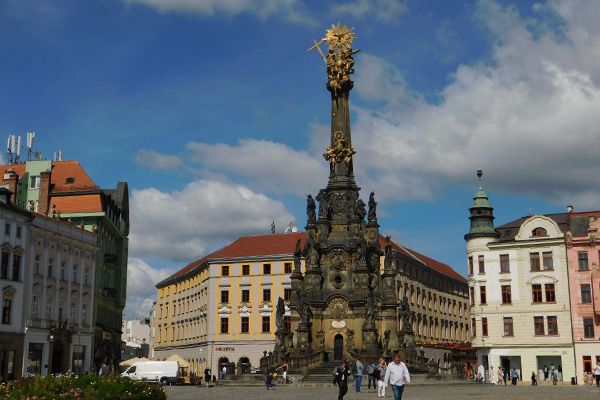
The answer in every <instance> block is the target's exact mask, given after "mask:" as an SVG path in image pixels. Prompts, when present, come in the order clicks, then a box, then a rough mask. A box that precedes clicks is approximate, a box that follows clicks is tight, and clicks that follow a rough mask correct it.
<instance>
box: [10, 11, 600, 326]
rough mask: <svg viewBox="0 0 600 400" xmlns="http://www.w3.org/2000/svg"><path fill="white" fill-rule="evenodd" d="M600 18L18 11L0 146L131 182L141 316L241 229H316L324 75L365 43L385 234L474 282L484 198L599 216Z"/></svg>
mask: <svg viewBox="0 0 600 400" xmlns="http://www.w3.org/2000/svg"><path fill="white" fill-rule="evenodd" d="M598 15H600V2H597V1H593V0H587V1H586V0H581V1H564V2H563V1H535V2H534V1H524V0H523V1H512V2H511V1H500V0H479V1H475V0H473V1H434V0H372V1H368V0H351V1H347V2H342V1H308V0H304V1H303V0H256V1H247V0H97V1H92V0H90V1H85V2H82V1H78V0H40V1H36V0H30V1H20V0H0V38H1V39H0V55H1V57H0V136H6V135H8V134H9V133H15V134H21V135H25V132H27V131H35V132H36V143H35V148H36V149H37V150H39V151H41V152H42V154H43V156H44V157H45V158H52V155H53V153H54V152H55V151H57V150H59V149H61V150H62V151H63V155H64V156H63V158H64V159H76V160H78V161H79V162H80V163H81V164H82V165H83V166H84V167H85V169H86V170H87V171H88V173H89V174H90V176H92V177H93V179H94V180H95V182H96V183H97V184H98V185H99V186H101V187H103V188H111V187H115V185H116V182H117V181H126V182H128V183H129V187H130V207H131V233H130V236H129V245H130V252H129V263H128V295H127V307H126V312H125V314H126V316H127V317H130V318H131V317H137V316H140V315H146V314H147V313H148V311H149V309H150V306H151V304H152V301H153V300H154V299H155V289H154V285H155V284H156V282H158V281H160V280H161V279H164V278H165V277H167V276H168V275H169V274H171V273H173V272H174V271H176V270H178V269H179V268H181V267H183V266H185V265H186V264H187V263H189V262H191V261H193V260H195V259H198V258H200V257H201V256H203V255H205V254H207V253H208V252H210V251H213V250H215V249H218V248H220V247H222V246H224V245H226V244H227V243H229V242H231V241H233V240H235V239H236V238H237V237H239V236H241V235H247V234H258V233H267V232H269V229H270V225H271V221H275V224H276V227H277V231H283V230H284V229H285V227H286V226H287V225H288V224H289V223H290V222H294V223H295V224H296V225H297V226H298V227H299V228H300V229H303V227H304V225H305V223H306V214H305V196H306V194H307V193H312V194H313V195H314V194H315V193H316V192H317V191H318V190H319V189H320V188H321V187H324V186H325V185H326V183H327V171H328V166H327V163H326V161H325V160H324V159H323V157H322V153H323V151H324V149H325V148H326V147H327V145H328V140H329V131H328V130H329V126H328V124H329V111H330V110H329V107H330V105H329V101H330V99H329V93H328V92H327V91H326V89H325V81H326V71H325V66H324V63H323V61H322V60H321V59H320V57H319V56H318V54H316V53H315V52H307V51H306V50H307V49H308V48H309V47H310V46H311V45H312V43H313V40H319V39H320V38H321V37H322V36H323V34H324V31H325V29H326V28H328V27H330V26H331V25H332V24H333V23H344V24H347V25H349V26H351V27H352V28H353V29H354V30H355V33H356V35H357V39H356V41H355V43H354V47H355V48H357V49H360V50H361V52H360V53H359V54H357V56H356V65H355V67H356V74H355V75H354V77H353V80H354V81H355V86H354V90H353V91H352V92H351V95H350V101H351V118H352V136H353V145H354V148H355V150H356V151H357V154H356V155H355V158H354V160H355V161H354V166H355V167H354V168H355V172H356V179H357V183H358V185H359V186H360V187H361V188H362V191H361V193H362V197H363V199H364V200H366V198H367V197H368V193H369V192H370V191H375V193H376V199H377V201H378V202H379V207H378V216H379V223H380V224H381V231H382V232H383V233H384V234H391V235H392V237H393V239H394V240H396V241H397V242H399V243H402V244H403V245H405V246H407V247H409V248H413V249H415V250H417V251H420V252H423V253H425V254H427V255H428V256H430V257H433V258H435V259H438V260H440V261H442V262H445V263H448V264H450V265H452V266H453V267H454V268H455V269H456V270H457V271H459V272H460V273H463V274H464V273H465V272H466V260H465V242H464V238H463V236H464V234H465V233H467V232H468V227H469V220H468V208H469V207H470V203H471V200H472V196H473V194H474V193H475V191H476V189H477V187H478V185H479V182H478V179H477V177H476V174H475V171H476V170H477V169H483V171H484V175H483V179H482V182H481V184H482V185H483V187H484V189H485V190H486V192H487V193H488V195H489V196H490V199H491V202H492V205H493V206H494V208H495V211H494V212H495V215H496V223H497V225H499V224H502V223H506V222H508V221H511V220H513V219H516V218H519V217H521V216H525V215H528V214H540V213H554V212H564V211H565V209H566V206H567V205H569V204H572V205H573V206H574V207H575V209H576V210H580V211H583V210H597V209H600V206H598V203H599V200H600V185H599V184H600V175H599V174H598V173H597V171H598V168H599V167H600V157H598V154H600V140H599V139H600V112H599V111H600V26H599V25H598V23H597V20H598V18H597V17H598Z"/></svg>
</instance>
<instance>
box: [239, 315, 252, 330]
mask: <svg viewBox="0 0 600 400" xmlns="http://www.w3.org/2000/svg"><path fill="white" fill-rule="evenodd" d="M240 329H241V332H242V333H248V332H250V318H248V317H242V323H241V325H240Z"/></svg>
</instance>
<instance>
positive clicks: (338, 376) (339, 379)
mask: <svg viewBox="0 0 600 400" xmlns="http://www.w3.org/2000/svg"><path fill="white" fill-rule="evenodd" d="M349 369H350V368H349V367H348V361H346V360H344V361H343V362H342V365H340V366H339V367H338V368H337V369H336V370H335V373H334V375H333V384H334V385H337V386H338V400H344V396H345V395H346V393H347V392H348V377H349V376H350V370H349Z"/></svg>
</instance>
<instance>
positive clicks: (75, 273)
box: [73, 264, 79, 283]
mask: <svg viewBox="0 0 600 400" xmlns="http://www.w3.org/2000/svg"><path fill="white" fill-rule="evenodd" d="M73 282H75V283H77V282H79V266H78V265H77V264H75V265H73Z"/></svg>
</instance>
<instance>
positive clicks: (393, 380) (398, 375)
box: [383, 354, 410, 400]
mask: <svg viewBox="0 0 600 400" xmlns="http://www.w3.org/2000/svg"><path fill="white" fill-rule="evenodd" d="M383 382H384V385H388V384H389V385H392V392H393V393H394V400H402V392H403V391H404V384H407V383H410V375H409V374H408V368H406V364H404V363H403V362H401V361H400V356H399V355H398V354H396V355H394V362H392V363H389V364H388V366H387V368H386V370H385V378H384V379H383Z"/></svg>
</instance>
